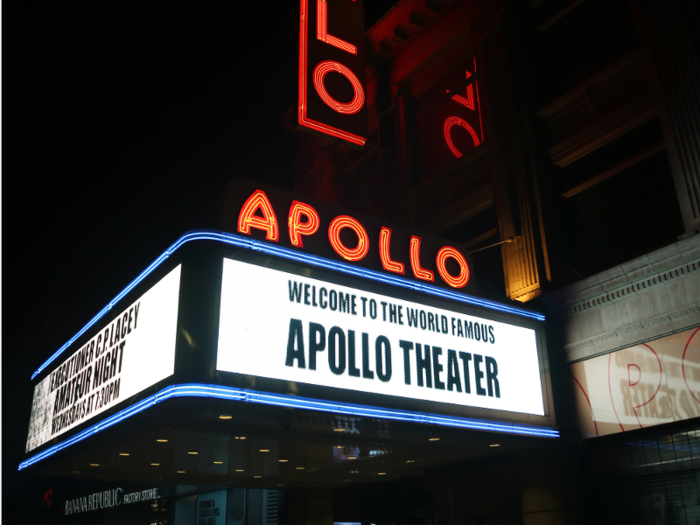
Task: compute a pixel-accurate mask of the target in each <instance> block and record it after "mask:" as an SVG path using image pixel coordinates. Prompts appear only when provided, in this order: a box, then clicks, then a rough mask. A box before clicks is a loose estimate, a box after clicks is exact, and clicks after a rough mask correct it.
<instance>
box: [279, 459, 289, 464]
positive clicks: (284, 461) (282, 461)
mask: <svg viewBox="0 0 700 525" xmlns="http://www.w3.org/2000/svg"><path fill="white" fill-rule="evenodd" d="M278 461H279V462H280V463H287V462H288V461H289V460H288V459H279V460H278Z"/></svg>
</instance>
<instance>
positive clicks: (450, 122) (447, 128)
mask: <svg viewBox="0 0 700 525" xmlns="http://www.w3.org/2000/svg"><path fill="white" fill-rule="evenodd" d="M453 126H461V127H463V128H464V129H466V130H467V131H468V132H469V134H470V135H471V136H472V140H473V141H474V147H476V146H478V145H479V144H481V142H480V141H479V137H478V136H477V134H476V131H474V128H472V127H471V126H470V125H469V124H467V123H466V122H464V121H463V120H462V119H461V118H459V117H449V118H448V119H447V120H446V121H445V124H444V125H443V126H442V131H443V134H444V135H445V142H447V147H448V148H450V151H451V152H452V154H453V155H454V156H455V157H457V158H460V157H461V156H462V152H461V151H459V150H458V149H457V147H456V146H455V144H454V142H452V134H451V130H452V127H453Z"/></svg>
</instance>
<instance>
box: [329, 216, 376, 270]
mask: <svg viewBox="0 0 700 525" xmlns="http://www.w3.org/2000/svg"><path fill="white" fill-rule="evenodd" d="M343 228H350V229H351V230H352V231H354V232H355V233H356V234H357V238H358V239H359V241H358V243H357V246H356V247H355V248H352V249H351V248H348V247H347V246H345V245H344V244H343V242H342V241H341V240H340V230H342V229H343ZM328 239H329V240H330V241H331V246H333V249H334V250H335V251H336V253H337V254H338V255H340V256H341V257H342V258H343V259H347V260H348V261H359V260H360V259H363V258H364V257H365V255H367V252H368V251H369V236H368V235H367V232H366V231H365V229H364V227H363V226H362V224H360V223H359V222H358V221H357V220H355V219H353V218H352V217H348V216H347V215H339V216H338V217H336V218H335V219H333V220H332V221H331V225H330V226H329V227H328Z"/></svg>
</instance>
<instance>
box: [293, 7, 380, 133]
mask: <svg viewBox="0 0 700 525" xmlns="http://www.w3.org/2000/svg"><path fill="white" fill-rule="evenodd" d="M352 2H353V3H354V2H355V0H352ZM300 3H301V9H300V16H299V72H298V74H299V101H298V107H297V118H298V121H299V124H300V125H301V126H304V127H306V128H308V129H311V130H314V131H318V132H321V133H324V134H326V135H330V136H332V137H336V138H340V139H343V140H347V141H348V142H351V143H353V144H357V145H360V146H363V145H364V144H365V142H366V141H367V139H365V138H364V137H363V136H361V135H358V134H357V133H352V132H350V131H346V130H343V129H341V128H340V127H338V126H337V125H332V124H329V123H328V122H327V121H325V120H326V119H325V118H324V119H323V120H324V122H321V121H320V120H319V119H318V118H312V117H310V116H309V93H308V85H307V84H308V82H309V78H308V73H309V64H308V61H309V19H310V18H311V16H310V15H311V13H310V12H309V0H301V2H300ZM326 3H327V0H323V1H319V0H317V9H318V12H317V13H316V19H317V22H316V30H317V37H318V39H319V40H322V41H323V42H324V43H326V44H329V45H331V46H334V47H336V48H340V49H343V50H344V51H347V52H348V53H352V54H353V55H354V56H356V57H357V56H358V55H357V48H356V47H355V46H353V45H352V44H349V43H347V42H345V41H344V40H341V39H339V38H336V37H334V36H332V35H329V34H328V30H327V25H328V11H327V6H326ZM323 35H325V38H321V36H323ZM339 44H340V45H339ZM343 44H346V45H347V46H351V47H352V48H354V53H353V52H352V51H351V50H350V48H347V49H346V48H344V47H343ZM312 66H313V65H312ZM363 67H364V66H363ZM317 69H318V68H317V67H316V68H314V70H313V72H314V75H313V76H314V79H313V82H314V84H315V87H316V90H317V92H318V94H319V97H320V98H322V101H323V102H324V103H325V104H327V105H328V106H329V107H331V108H333V109H335V110H336V111H337V112H338V113H339V114H341V115H353V114H357V113H358V112H359V111H360V109H361V108H362V107H363V106H364V99H365V93H364V89H363V88H362V84H361V82H360V81H359V80H358V78H357V75H356V74H354V73H351V76H350V75H345V76H346V78H348V80H350V82H351V83H352V85H353V89H354V90H355V98H354V99H353V102H350V104H349V105H344V104H342V103H338V102H337V101H335V100H334V99H333V98H332V97H330V95H328V94H327V92H326V89H325V86H324V85H323V81H322V79H321V83H320V86H321V89H319V84H318V83H317V82H316V73H317ZM335 71H337V72H339V73H341V74H343V73H342V72H341V71H339V70H338V69H336V70H335ZM348 71H349V70H348ZM327 72H328V71H325V72H323V75H325V73H327ZM318 73H319V74H320V73H321V71H318ZM351 77H352V78H351ZM353 79H354V80H355V82H353ZM358 86H359V89H358ZM322 93H325V94H326V96H327V97H326V98H323V94H322ZM334 102H335V103H336V104H338V106H337V107H338V108H339V109H341V108H343V107H345V106H349V109H351V110H352V109H354V107H355V105H356V104H358V103H359V108H358V109H357V111H355V112H354V113H344V112H343V111H338V109H336V108H335V107H334V106H333V103H334ZM332 122H334V123H335V121H332ZM350 129H354V128H352V126H350Z"/></svg>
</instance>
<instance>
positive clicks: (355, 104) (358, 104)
mask: <svg viewBox="0 0 700 525" xmlns="http://www.w3.org/2000/svg"><path fill="white" fill-rule="evenodd" d="M331 71H335V72H337V73H340V74H341V75H343V76H344V77H345V78H347V79H348V80H349V81H350V83H351V84H352V89H353V90H354V91H355V96H354V97H353V99H352V100H351V101H350V102H338V101H337V100H336V99H334V98H333V97H332V96H330V94H329V93H328V91H326V86H325V84H324V82H323V81H324V79H325V77H326V75H327V74H328V73H330V72H331ZM314 87H315V88H316V92H317V93H318V96H319V97H321V100H323V101H324V102H325V103H326V105H327V106H328V107H329V108H331V109H332V110H334V111H337V112H338V113H342V114H343V115H354V114H355V113H357V112H358V111H360V110H361V109H362V106H364V104H365V90H364V89H362V84H360V80H359V79H358V78H357V77H356V76H355V73H353V72H352V71H350V70H349V69H348V68H347V67H345V66H344V65H343V64H339V63H338V62H334V61H333V60H324V61H323V62H320V63H319V64H318V65H317V66H316V69H314Z"/></svg>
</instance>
